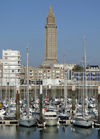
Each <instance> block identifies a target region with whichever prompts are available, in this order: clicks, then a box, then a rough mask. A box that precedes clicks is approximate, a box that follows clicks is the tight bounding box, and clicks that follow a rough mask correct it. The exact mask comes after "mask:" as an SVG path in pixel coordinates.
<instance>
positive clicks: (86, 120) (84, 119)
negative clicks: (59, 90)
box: [72, 39, 93, 127]
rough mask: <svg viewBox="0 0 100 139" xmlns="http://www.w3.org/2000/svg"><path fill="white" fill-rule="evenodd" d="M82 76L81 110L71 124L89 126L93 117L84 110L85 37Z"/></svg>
mask: <svg viewBox="0 0 100 139" xmlns="http://www.w3.org/2000/svg"><path fill="white" fill-rule="evenodd" d="M83 62H84V74H83V75H84V76H83V83H84V84H83V94H82V95H83V99H82V100H83V102H82V112H81V113H80V114H76V115H75V116H74V119H73V120H72V123H73V125H75V126H80V127H91V126H92V123H93V119H92V117H91V116H90V115H86V114H85V113H86V110H85V94H86V80H85V75H86V53H85V39H84V60H83Z"/></svg>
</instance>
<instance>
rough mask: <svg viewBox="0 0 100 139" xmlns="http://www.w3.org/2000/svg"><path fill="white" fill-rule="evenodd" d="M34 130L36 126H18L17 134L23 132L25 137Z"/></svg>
mask: <svg viewBox="0 0 100 139" xmlns="http://www.w3.org/2000/svg"><path fill="white" fill-rule="evenodd" d="M35 131H36V126H34V127H30V128H27V127H23V126H18V132H19V134H23V135H24V136H25V137H29V136H30V135H31V134H33V132H35Z"/></svg>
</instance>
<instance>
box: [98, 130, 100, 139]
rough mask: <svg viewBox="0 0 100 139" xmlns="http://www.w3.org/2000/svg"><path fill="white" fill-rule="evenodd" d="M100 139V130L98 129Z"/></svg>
mask: <svg viewBox="0 0 100 139" xmlns="http://www.w3.org/2000/svg"><path fill="white" fill-rule="evenodd" d="M98 138H99V139H100V129H98Z"/></svg>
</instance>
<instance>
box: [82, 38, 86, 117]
mask: <svg viewBox="0 0 100 139" xmlns="http://www.w3.org/2000/svg"><path fill="white" fill-rule="evenodd" d="M83 78H84V91H83V94H84V95H83V100H84V104H83V105H84V106H83V113H84V116H85V95H86V49H85V38H84V77H83Z"/></svg>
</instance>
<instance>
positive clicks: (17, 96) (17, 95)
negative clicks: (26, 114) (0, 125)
mask: <svg viewBox="0 0 100 139" xmlns="http://www.w3.org/2000/svg"><path fill="white" fill-rule="evenodd" d="M19 117H20V111H19V90H18V89H17V91H16V120H18V119H19Z"/></svg>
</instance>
